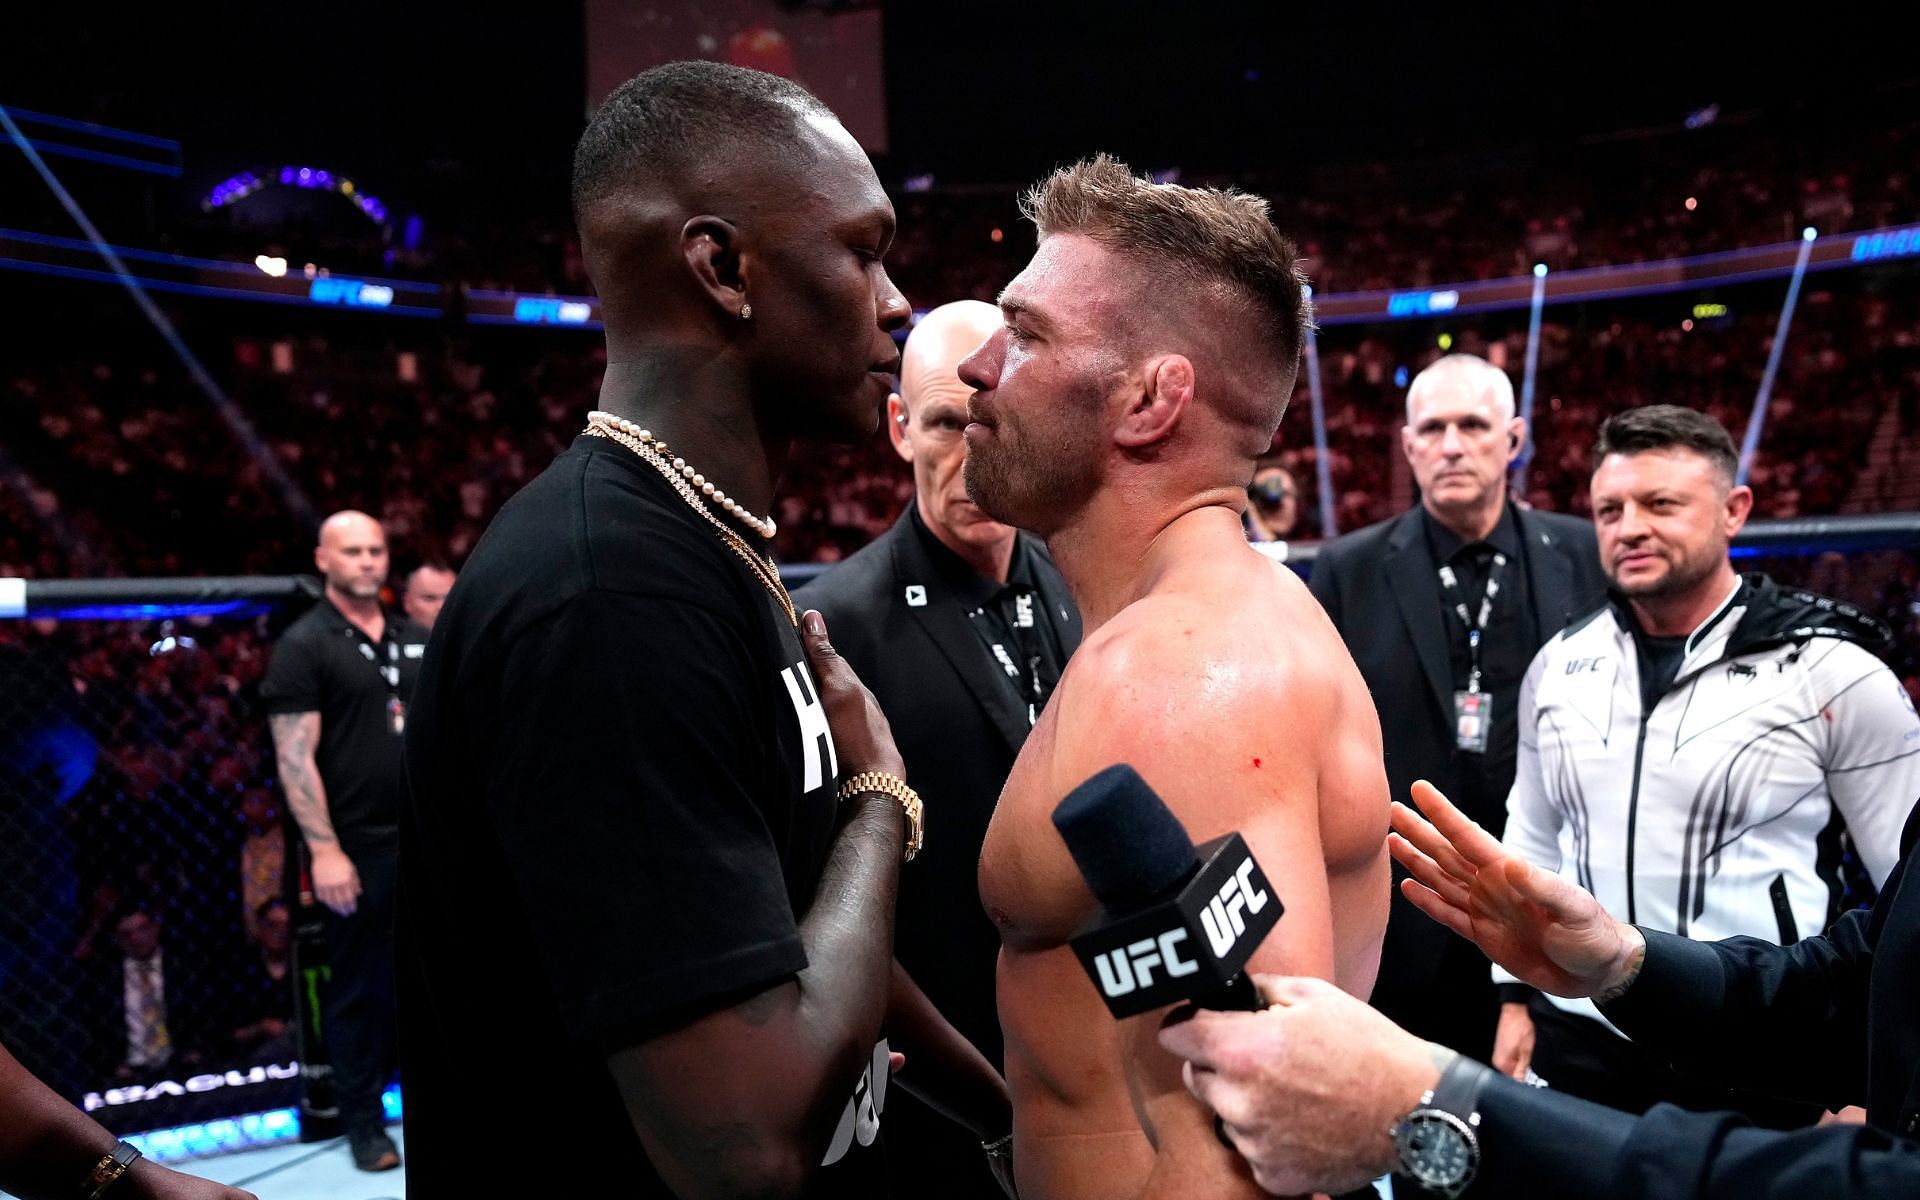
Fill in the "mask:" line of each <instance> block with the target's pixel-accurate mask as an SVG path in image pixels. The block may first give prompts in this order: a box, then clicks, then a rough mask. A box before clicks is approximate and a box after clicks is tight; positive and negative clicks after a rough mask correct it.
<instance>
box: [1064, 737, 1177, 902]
mask: <svg viewBox="0 0 1920 1200" xmlns="http://www.w3.org/2000/svg"><path fill="white" fill-rule="evenodd" d="M1053 827H1054V828H1055V829H1057V830H1059V831H1060V836H1061V838H1062V839H1064V840H1065V841H1066V843H1067V853H1069V854H1071V855H1073V864H1074V866H1076V867H1078V868H1080V875H1081V877H1082V878H1083V879H1085V880H1086V881H1087V886H1088V887H1089V888H1091V889H1092V890H1093V895H1094V898H1095V899H1096V900H1098V901H1100V906H1101V907H1102V908H1105V909H1108V910H1109V911H1116V912H1122V911H1126V910H1128V909H1132V908H1137V907H1139V906H1140V905H1142V904H1145V903H1147V902H1148V901H1150V900H1152V899H1153V898H1154V897H1155V896H1158V895H1160V894H1161V893H1163V892H1165V891H1167V890H1168V889H1170V888H1172V887H1174V886H1175V885H1177V884H1178V883H1180V881H1181V880H1183V879H1185V878H1186V877H1187V876H1188V875H1190V874H1192V873H1193V867H1194V852H1193V839H1192V838H1190V837H1188V836H1187V830H1186V827H1185V826H1183V825H1181V824H1180V818H1178V817H1176V816H1174V815H1173V812H1172V810H1170V809H1168V808H1167V806H1166V803H1165V802H1164V801H1162V800H1161V799H1160V797H1159V795H1158V793H1156V792H1155V791H1154V790H1153V789H1152V788H1151V787H1148V786H1147V781H1146V780H1144V779H1142V778H1140V772H1138V771H1136V770H1134V769H1133V768H1132V767H1130V766H1128V765H1127V764H1126V763H1116V764H1114V765H1113V766H1111V767H1108V768H1107V769H1106V770H1104V771H1102V772H1100V773H1099V774H1098V775H1095V776H1094V777H1093V778H1092V779H1089V780H1087V781H1086V782H1085V783H1083V784H1081V785H1080V786H1079V787H1077V788H1074V789H1073V790H1072V791H1071V792H1068V793H1067V796H1066V799H1064V800H1062V801H1060V803H1059V805H1058V806H1057V807H1056V808H1055V809H1054V810H1053Z"/></svg>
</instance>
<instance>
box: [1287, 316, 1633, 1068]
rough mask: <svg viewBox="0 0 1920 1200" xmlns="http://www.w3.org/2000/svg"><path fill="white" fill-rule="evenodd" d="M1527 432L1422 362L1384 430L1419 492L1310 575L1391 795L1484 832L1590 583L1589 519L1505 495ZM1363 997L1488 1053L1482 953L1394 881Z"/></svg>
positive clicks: (1489, 987)
mask: <svg viewBox="0 0 1920 1200" xmlns="http://www.w3.org/2000/svg"><path fill="white" fill-rule="evenodd" d="M1526 437H1527V425H1526V422H1525V421H1522V420H1519V419H1517V418H1516V417H1515V416H1514V415H1513V384H1512V382H1511V381H1510V380H1509V379H1508V378H1507V374H1506V372H1505V371H1502V370H1501V369H1500V368H1498V367H1496V366H1494V365H1493V364H1492V363H1489V362H1487V361H1486V360H1484V359H1480V358H1475V357H1474V356H1472V355H1470V354H1452V355H1448V356H1447V357H1445V358H1442V359H1440V360H1439V361H1437V362H1435V363H1434V364H1433V365H1432V366H1430V367H1428V368H1427V369H1426V370H1424V371H1422V372H1420V374H1419V375H1417V376H1415V377H1414V380H1413V384H1412V386H1410V387H1409V388H1408V389H1407V424H1406V427H1405V428H1404V429H1402V430H1401V432H1400V444H1401V449H1402V451H1403V452H1404V453H1405V454H1406V456H1407V462H1408V463H1409V464H1411V466H1412V468H1413V476H1414V479H1415V480H1416V481H1417V482H1418V483H1419V485H1420V506H1419V507H1418V508H1415V509H1413V510H1411V511H1409V512H1406V513H1402V514H1401V515H1400V516H1397V517H1394V518H1392V519H1390V520H1387V521H1383V522H1381V523H1380V524H1378V525H1372V526H1369V527H1367V528H1365V529H1362V530H1358V531H1357V532H1354V533H1351V534H1348V535H1346V536H1344V537H1340V538H1335V539H1334V540H1333V541H1331V542H1329V543H1327V544H1326V545H1325V546H1323V547H1321V549H1320V555H1319V557H1318V558H1317V559H1315V560H1314V564H1313V575H1312V578H1311V580H1310V581H1309V586H1310V587H1311V588H1312V590H1313V594H1314V595H1315V596H1316V597H1318V598H1319V600H1320V603H1321V604H1322V605H1323V606H1324V607H1325V608H1326V610H1327V615H1328V616H1330V617H1332V618H1333V623H1334V625H1335V627H1336V628H1338V629H1339V630H1340V636H1341V637H1342V638H1343V639H1344V640H1345V641H1346V643H1347V649H1348V650H1349V651H1351V652H1352V654H1353V657H1354V661H1355V662H1356V663H1358V664H1359V666H1360V674H1361V675H1362V677H1364V678H1365V679H1366V681H1367V690H1368V691H1370V692H1372V693H1373V703H1374V707H1375V708H1376V709H1378V710H1379V713H1380V728H1381V732H1382V734H1383V735H1384V741H1385V749H1386V766H1387V783H1388V785H1389V788H1390V789H1391V791H1390V794H1391V795H1394V796H1402V797H1404V796H1405V795H1406V794H1407V789H1408V788H1410V787H1411V786H1412V785H1413V781H1414V780H1416V779H1430V780H1433V781H1434V782H1435V783H1436V784H1438V785H1440V786H1441V787H1443V788H1445V789H1447V794H1448V795H1451V796H1455V797H1458V799H1459V802H1460V805H1461V807H1462V808H1463V809H1465V810H1466V812H1467V813H1468V814H1469V815H1471V816H1472V817H1473V818H1474V819H1475V820H1477V821H1479V822H1480V823H1481V824H1483V825H1485V826H1486V827H1487V828H1489V829H1493V830H1496V831H1498V830H1499V829H1500V828H1501V827H1502V826H1503V825H1504V824H1505V820H1506V804H1507V791H1508V789H1510V788H1511V787H1512V786H1513V772H1514V755H1515V751H1516V748H1517V746H1518V737H1517V734H1516V728H1517V726H1516V722H1515V712H1516V705H1517V701H1518V699H1519V692H1520V681H1521V680H1522V679H1523V678H1524V677H1525V675H1526V673H1527V664H1528V663H1530V662H1532V661H1533V656H1534V654H1535V652H1536V651H1538V650H1539V649H1540V647H1541V646H1542V645H1543V644H1545V642H1546V641H1547V639H1549V638H1551V637H1552V636H1553V635H1554V634H1555V633H1558V632H1559V631H1560V628H1561V626H1563V625H1565V624H1566V622H1567V620H1568V619H1569V618H1571V617H1573V616H1574V615H1576V614H1578V613H1583V612H1587V611H1589V610H1591V609H1592V608H1594V607H1595V606H1596V605H1598V604H1599V603H1600V601H1601V598H1602V596H1603V594H1604V589H1605V586H1606V584H1605V580H1604V579H1603V577H1602V576H1601V573H1600V558H1599V551H1598V549H1597V548H1596V546H1595V543H1594V536H1593V528H1592V526H1590V525H1589V524H1588V523H1587V522H1585V521H1581V520H1577V519H1575V518H1573V517H1566V516H1560V515H1557V514H1554V513H1544V512H1535V511H1531V510H1522V509H1520V508H1517V507H1515V506H1514V505H1513V504H1512V503H1510V502H1509V500H1508V498H1507V468H1508V466H1509V464H1511V463H1512V462H1513V460H1514V459H1515V458H1517V457H1518V456H1519V454H1520V448H1521V447H1522V446H1524V445H1525V444H1526ZM1373 1003H1374V1006H1375V1007H1376V1008H1378V1009H1379V1010H1380V1011H1381V1012H1384V1013H1386V1014H1387V1015H1388V1016H1390V1017H1392V1018H1393V1019H1394V1020H1395V1021H1397V1022H1399V1023H1400V1024H1401V1025H1403V1026H1405V1027H1406V1028H1408V1029H1410V1030H1412V1031H1413V1032H1415V1033H1418V1034H1419V1035H1420V1036H1422V1037H1425V1038H1430V1039H1432V1040H1434V1041H1437V1042H1439V1043H1441V1044H1442V1045H1446V1046H1451V1047H1453V1048H1454V1049H1456V1050H1459V1051H1461V1052H1463V1053H1466V1054H1470V1055H1472V1056H1473V1057H1475V1058H1477V1059H1480V1060H1482V1061H1485V1060H1486V1059H1487V1058H1488V1057H1489V1055H1490V1053H1491V1051H1492V1048H1493V1031H1494V1021H1495V1017H1496V1014H1497V1011H1498V1009H1497V1003H1496V1000H1495V996H1494V988H1493V982H1492V980H1491V979H1490V978H1489V977H1488V975H1487V966H1486V963H1485V962H1484V961H1483V960H1482V959H1481V958H1480V956H1479V955H1477V954H1475V953H1473V950H1472V948H1471V947H1468V946H1463V945H1461V944H1460V943H1459V942H1458V941H1457V940H1455V939H1450V938H1448V937H1447V936H1446V935H1445V933H1444V931H1442V930H1439V929H1437V928H1435V927H1434V925H1433V923H1432V922H1431V921H1426V920H1423V919H1422V918H1421V917H1420V914H1418V913H1417V912H1414V911H1413V910H1412V909H1411V908H1410V907H1408V906H1407V904H1406V903H1405V901H1404V900H1402V899H1401V898H1399V897H1398V896H1396V897H1395V899H1394V905H1393V912H1392V915H1391V916H1390V917H1389V918H1388V920H1387V937H1386V944H1385V946H1384V948H1383V949H1382V951H1381V955H1380V978H1379V982H1378V983H1376V984H1375V985H1374V991H1373Z"/></svg>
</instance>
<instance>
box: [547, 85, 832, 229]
mask: <svg viewBox="0 0 1920 1200" xmlns="http://www.w3.org/2000/svg"><path fill="white" fill-rule="evenodd" d="M806 113H819V114H823V115H826V116H829V117H831V116H832V115H833V113H832V112H831V111H830V110H829V109H828V108H827V106H826V105H824V104H822V103H820V101H819V100H817V99H815V98H814V95H813V93H811V92H809V91H807V89H805V88H803V87H801V86H800V85H799V84H797V83H795V82H793V81H792V80H790V79H782V78H781V77H780V76H778V75H769V74H767V73H766V72H765V71H753V70H749V69H747V68H746V67H733V66H728V65H726V64H725V63H715V62H672V63H667V64H665V65H664V66H658V67H654V68H653V69H652V70H649V71H642V72H641V73H640V74H638V75H635V76H634V77H633V78H632V79H629V80H627V81H626V82H625V83H623V84H621V85H620V86H619V87H617V88H615V89H614V90H613V91H612V92H611V93H610V94H609V95H608V96H607V98H606V100H605V101H603V102H602V103H601V105H600V108H599V109H598V110H597V111H596V112H595V113H594V114H593V119H592V120H590V121H588V122H587V128H586V131H585V132H584V133H582V134H581V135H580V142H579V144H578V145H577V146H575V147H574V150H573V216H574V220H575V222H576V223H577V222H578V221H579V220H580V217H581V215H582V214H583V213H585V212H586V210H587V208H588V207H589V206H590V205H592V204H593V203H594V202H595V201H597V200H600V199H601V198H602V197H604V196H606V195H608V194H609V193H611V192H613V191H614V190H616V189H618V188H619V187H620V186H622V185H623V184H629V183H636V182H647V181H659V180H673V179H676V178H678V177H680V176H681V175H683V174H684V173H686V172H687V171H688V170H689V169H690V168H691V167H692V166H693V164H694V163H695V162H696V161H697V160H699V159H701V158H703V157H704V158H709V159H711V158H714V157H718V156H722V155H725V156H736V155H745V156H750V157H753V158H762V159H764V158H765V157H767V156H768V155H769V154H776V155H777V154H791V153H792V152H793V148H792V147H793V139H792V137H791V135H790V132H789V131H790V130H791V128H792V125H793V120H794V118H795V117H796V116H799V115H802V114H806Z"/></svg>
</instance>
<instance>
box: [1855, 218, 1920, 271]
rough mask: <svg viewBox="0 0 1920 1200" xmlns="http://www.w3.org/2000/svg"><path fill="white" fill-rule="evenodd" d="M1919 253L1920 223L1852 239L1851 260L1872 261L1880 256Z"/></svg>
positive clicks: (1895, 256) (1900, 255)
mask: <svg viewBox="0 0 1920 1200" xmlns="http://www.w3.org/2000/svg"><path fill="white" fill-rule="evenodd" d="M1911 254H1920V225H1910V226H1908V227H1907V228H1905V229H1894V230H1889V231H1887V232H1885V233H1874V234H1868V235H1866V236H1863V237H1857V238H1855V239H1853V261H1854V262H1872V261H1874V260H1876V259H1882V258H1905V257H1907V256H1908V255H1911Z"/></svg>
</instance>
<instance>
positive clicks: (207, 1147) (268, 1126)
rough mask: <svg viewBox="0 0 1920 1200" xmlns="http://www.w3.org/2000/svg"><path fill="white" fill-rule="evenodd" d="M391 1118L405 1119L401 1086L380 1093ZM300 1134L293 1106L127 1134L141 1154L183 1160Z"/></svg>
mask: <svg viewBox="0 0 1920 1200" xmlns="http://www.w3.org/2000/svg"><path fill="white" fill-rule="evenodd" d="M380 1106H381V1108H382V1109H384V1110H385V1112H386V1116H387V1120H389V1121H398V1120H400V1119H401V1114H402V1111H403V1105H402V1103H401V1099H400V1089H399V1088H398V1087H389V1088H388V1089H387V1090H386V1091H385V1092H384V1093H382V1094H381V1097H380ZM299 1138H300V1114H299V1112H298V1111H297V1110H295V1109H291V1108H275V1109H269V1110H267V1111H266V1112H257V1113H248V1114H247V1115H246V1116H243V1117H234V1118H233V1119H231V1120H226V1121H205V1122H200V1123H197V1124H193V1125H179V1126H175V1127H174V1128H171V1129H155V1130H152V1131H151V1132H148V1133H133V1134H128V1135H127V1141H128V1142H129V1143H131V1144H132V1145H133V1146H134V1147H135V1148H136V1149H138V1150H139V1151H140V1153H141V1154H143V1155H145V1156H146V1157H148V1158H150V1159H152V1160H153V1161H155V1162H179V1161H181V1160H183V1159H189V1158H209V1157H212V1156H213V1155H216V1154H231V1153H233V1152H234V1151H237V1150H258V1149H260V1148H262V1147H265V1146H276V1145H279V1144H280V1143H282V1142H292V1141H298V1140H299Z"/></svg>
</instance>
